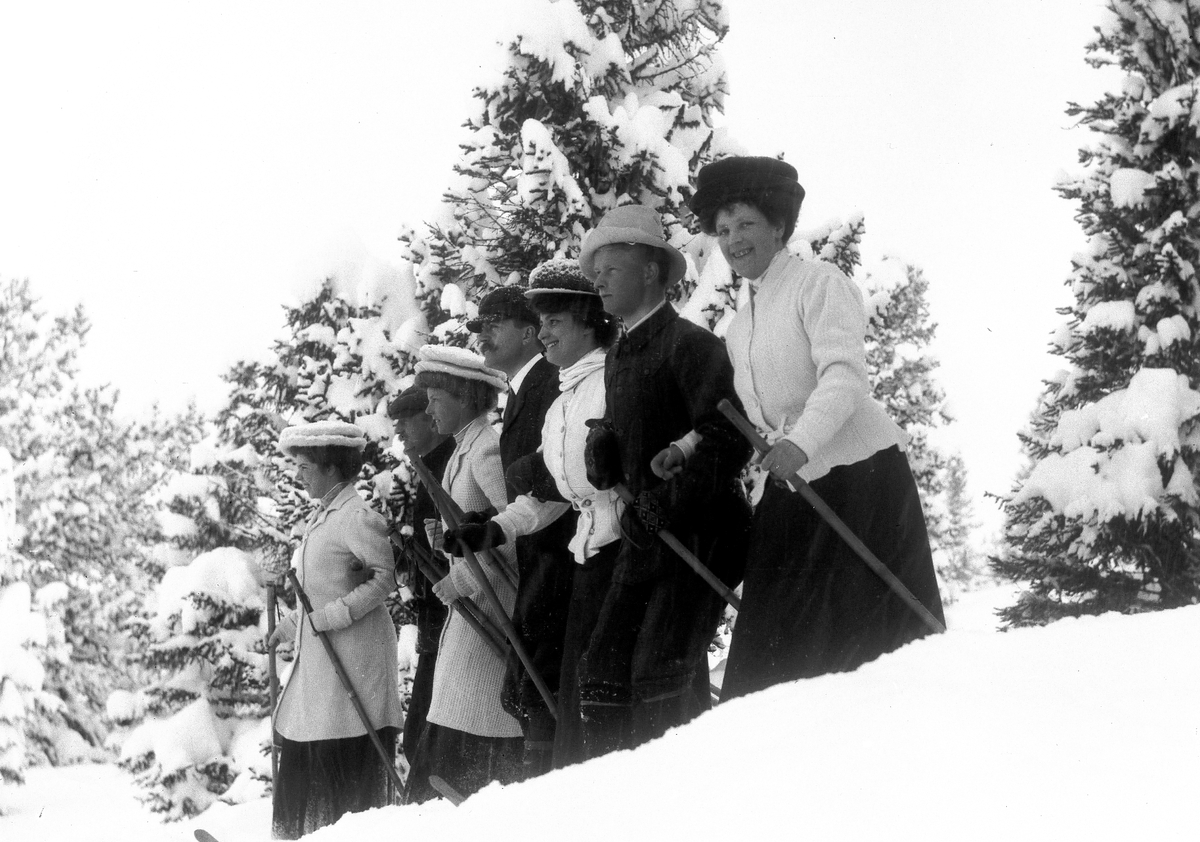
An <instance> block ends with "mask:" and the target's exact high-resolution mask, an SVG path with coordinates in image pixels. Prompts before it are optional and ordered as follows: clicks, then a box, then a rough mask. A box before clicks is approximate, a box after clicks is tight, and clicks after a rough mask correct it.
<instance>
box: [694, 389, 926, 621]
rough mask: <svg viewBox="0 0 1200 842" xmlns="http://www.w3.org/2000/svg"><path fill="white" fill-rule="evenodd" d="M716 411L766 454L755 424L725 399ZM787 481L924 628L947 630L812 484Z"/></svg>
mask: <svg viewBox="0 0 1200 842" xmlns="http://www.w3.org/2000/svg"><path fill="white" fill-rule="evenodd" d="M717 409H719V410H721V413H722V414H723V415H724V416H725V417H726V418H728V419H729V420H730V422H732V423H733V426H735V427H737V429H738V432H740V433H741V434H742V435H743V436H745V437H746V439H747V440H748V441H749V442H750V444H752V445H754V449H755V450H757V451H758V453H759V454H760V455H762V456H766V455H767V453H768V451H770V449H771V445H769V444H768V443H767V440H766V439H764V438H763V437H762V436H760V435H759V434H758V430H756V429H754V425H753V424H751V423H750V420H749V419H748V418H746V416H744V415H742V413H740V412H738V411H737V409H736V408H735V407H734V405H733V404H731V403H730V402H729V400H728V399H725V398H722V399H721V402H720V403H719V404H717ZM787 481H788V482H789V483H791V484H792V486H793V487H794V488H795V489H796V491H798V492H799V493H800V496H801V497H803V498H804V499H805V501H806V502H807V503H808V504H809V505H810V506H812V507H813V508H814V509H816V510H817V514H819V515H820V516H821V517H822V518H823V519H824V521H825V522H826V523H828V524H829V525H830V526H832V527H833V531H834V532H836V533H837V534H838V535H840V536H841V537H842V540H843V541H845V542H846V543H847V544H848V545H849V547H850V549H852V550H854V552H855V553H856V554H857V555H858V557H859V558H861V559H862V560H863V561H864V562H866V565H867V567H870V568H871V569H872V570H873V571H875V574H876V575H877V576H879V578H881V579H883V583H884V584H885V585H887V586H888V587H889V588H891V590H892V592H893V593H894V594H896V596H898V597H900V599H902V600H903V601H904V604H905V605H907V606H908V607H909V608H911V609H912V610H913V612H914V613H916V615H917V616H918V617H920V618H921V621H922V622H923V623H925V625H927V626H928V627H929V628H930V629H932V630H933V631H935V632H944V631H945V630H946V627H945V626H943V625H942V624H941V623H940V622H939V621H938V618H937V617H935V616H933V614H931V613H930V611H929V609H928V608H926V607H925V606H924V605H922V604H921V600H919V599H917V598H916V597H915V596H913V592H912V591H910V590H909V589H908V588H907V587H906V586H905V584H904V583H903V582H901V581H900V580H899V579H897V578H896V574H895V573H893V572H892V571H890V570H888V569H887V567H886V566H885V565H884V563H883V562H882V561H880V560H879V559H878V558H876V557H875V554H874V553H873V552H871V550H870V549H869V548H868V547H867V545H866V544H864V543H863V542H862V541H861V540H860V539H859V537H858V536H857V535H855V534H854V533H853V532H852V531H851V530H850V527H848V526H846V524H845V523H844V522H843V521H842V519H841V518H840V517H838V516H837V513H836V512H834V510H833V509H831V508H829V505H828V504H827V503H826V502H825V501H824V500H822V499H821V497H820V495H818V494H817V492H815V491H813V490H812V486H811V485H809V484H808V483H807V482H805V481H804V480H803V479H801V478H800V475H799V474H795V473H794V474H792V475H791V476H790V477H787Z"/></svg>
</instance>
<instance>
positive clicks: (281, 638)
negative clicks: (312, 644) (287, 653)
mask: <svg viewBox="0 0 1200 842" xmlns="http://www.w3.org/2000/svg"><path fill="white" fill-rule="evenodd" d="M295 635H296V612H295V611H293V612H291V613H289V614H288V615H287V616H286V617H284V618H283V619H282V620H280V621H279V622H278V623H276V624H275V631H273V632H271V634H269V635H268V636H267V648H268V649H274V648H275V647H276V646H280V645H287V644H290V643H291V642H292V638H293V637H295Z"/></svg>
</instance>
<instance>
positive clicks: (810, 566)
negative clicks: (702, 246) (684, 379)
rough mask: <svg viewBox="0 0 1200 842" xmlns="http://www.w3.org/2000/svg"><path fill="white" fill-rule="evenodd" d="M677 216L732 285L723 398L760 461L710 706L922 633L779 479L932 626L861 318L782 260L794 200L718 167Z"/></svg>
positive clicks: (778, 186)
mask: <svg viewBox="0 0 1200 842" xmlns="http://www.w3.org/2000/svg"><path fill="white" fill-rule="evenodd" d="M696 188H697V189H696V193H695V195H694V196H693V198H692V200H691V203H690V204H691V208H692V211H693V213H695V214H696V216H697V218H698V219H699V222H700V227H701V229H702V230H703V231H704V232H705V233H707V234H711V235H715V236H716V238H717V242H718V244H719V245H720V247H721V252H722V254H723V255H724V256H725V259H726V260H728V261H729V265H730V266H731V267H732V268H733V271H735V272H736V273H737V274H739V275H741V276H742V277H743V278H745V279H746V281H745V282H746V284H747V285H748V286H749V298H748V300H747V302H746V303H745V304H743V305H742V306H741V307H739V309H738V311H737V314H736V315H735V317H734V319H733V320H732V322H731V323H730V325H729V329H728V331H727V333H726V336H725V340H726V345H727V348H728V350H729V355H730V357H731V358H732V360H733V367H734V372H735V386H736V388H737V392H738V395H739V396H740V397H741V399H742V401H743V403H744V404H745V407H746V411H747V413H748V415H749V417H750V420H751V421H753V422H754V423H755V425H756V426H758V428H759V429H760V430H763V431H765V432H766V435H767V439H768V441H769V442H770V443H771V444H772V448H771V450H770V451H769V452H768V453H767V455H766V456H765V457H764V458H763V461H762V468H763V470H764V471H765V472H767V473H769V474H770V475H771V477H772V480H771V481H770V482H769V483H768V485H767V487H766V490H765V492H764V494H763V497H762V501H761V502H760V503H759V504H758V506H757V508H756V510H755V513H754V523H753V526H752V534H751V544H750V557H749V562H748V565H747V569H746V574H745V579H744V585H743V596H742V610H741V612H740V613H739V615H738V618H737V624H736V626H735V629H734V635H733V643H732V646H731V647H730V653H729V662H728V665H727V667H726V671H725V684H724V688H723V694H722V695H723V697H724V698H731V697H734V696H739V695H743V694H745V693H750V692H753V691H755V690H760V689H763V688H765V687H768V686H770V685H772V684H775V683H778V682H780V681H787V680H791V679H797V678H806V677H809V676H815V675H821V674H823V673H827V672H839V671H843V670H852V669H855V668H856V667H858V666H859V665H860V664H863V663H865V662H867V661H870V660H872V659H873V658H876V657H878V656H879V655H881V654H883V653H884V652H889V651H891V650H893V649H896V648H897V647H899V646H901V645H903V644H904V643H907V642H908V641H910V640H912V639H914V638H917V637H920V636H922V635H923V634H925V632H926V629H925V626H924V624H923V623H922V622H921V620H920V619H919V618H918V617H917V616H916V615H915V614H914V613H913V612H912V611H911V610H910V609H909V608H908V607H907V606H906V605H905V604H904V603H903V602H902V601H901V600H900V599H899V598H898V597H897V596H896V595H895V594H893V593H892V591H891V590H889V589H888V588H887V586H886V585H885V584H884V583H883V581H882V580H881V579H879V578H878V577H877V576H876V575H875V574H874V573H873V572H871V570H870V569H869V568H868V567H867V566H866V565H865V564H864V563H863V562H862V561H861V560H860V559H859V558H858V557H857V556H856V555H855V554H854V552H853V551H852V550H851V549H850V548H849V547H848V546H847V545H846V543H845V542H844V541H843V540H842V539H841V538H840V537H839V536H838V535H837V534H836V533H835V532H834V531H833V530H832V528H830V527H829V526H828V525H827V524H826V523H825V522H824V521H823V520H822V519H821V518H820V517H818V516H817V515H816V513H815V511H814V510H813V509H812V507H811V506H809V505H808V504H807V503H805V502H804V501H803V500H802V498H801V497H800V496H799V495H798V494H796V493H795V492H794V491H792V490H791V489H790V488H789V487H788V486H786V485H785V484H784V483H783V482H781V480H784V479H786V478H787V477H789V476H791V475H792V474H793V473H799V475H800V476H801V478H803V479H804V480H806V481H808V482H809V483H810V484H811V485H812V488H813V490H814V491H816V492H817V494H819V495H820V496H821V498H822V499H824V500H825V502H826V503H828V504H829V505H830V506H831V507H832V508H833V510H834V511H835V512H836V513H837V514H838V515H839V516H840V517H841V518H842V520H844V521H845V522H846V524H847V525H848V526H849V527H850V528H851V529H852V530H853V531H854V532H855V533H856V534H857V535H858V536H859V538H861V539H862V540H863V542H864V543H866V545H867V546H868V547H869V548H870V549H871V550H872V551H873V552H874V553H875V554H876V555H877V556H878V557H879V559H880V560H881V561H883V563H884V564H886V565H887V566H888V568H889V569H890V570H891V571H892V572H893V573H895V574H896V575H897V576H898V577H899V578H900V580H901V581H902V582H904V583H905V584H906V585H907V586H908V588H909V589H910V590H911V591H912V592H913V593H914V594H915V595H916V596H917V598H918V599H920V600H921V601H922V603H924V604H925V606H926V607H927V608H929V610H930V611H931V612H933V613H934V615H935V616H937V617H938V618H939V619H941V614H942V610H941V599H940V597H939V595H938V588H937V581H936V579H935V576H934V571H933V561H932V557H931V554H930V549H929V539H928V537H927V534H926V529H925V520H924V516H923V514H922V512H921V501H920V498H919V496H918V492H917V486H916V483H915V482H914V480H913V476H912V472H911V471H910V469H909V466H908V461H907V459H906V457H905V455H904V450H903V448H904V446H905V444H906V442H907V436H906V435H905V433H904V432H903V431H902V430H901V429H900V428H899V427H897V426H896V424H895V423H893V422H892V420H891V419H890V418H888V416H887V414H886V412H885V411H884V409H883V407H882V406H881V405H880V404H879V403H877V402H876V401H875V400H874V399H873V398H872V397H871V394H870V385H869V383H868V382H867V374H866V364H865V357H866V352H865V346H864V337H865V336H866V328H867V320H866V314H865V312H864V309H863V302H862V294H861V293H860V292H859V290H858V287H857V286H856V285H855V284H854V283H853V282H852V281H851V280H850V279H849V278H847V277H846V276H845V275H844V274H842V273H841V272H840V271H839V270H838V269H837V268H836V267H834V266H832V265H830V264H827V263H824V262H821V261H818V260H802V259H800V258H798V257H796V256H794V255H792V254H790V253H789V252H788V250H787V248H786V245H787V242H788V240H789V239H790V238H791V236H792V233H793V231H794V230H795V227H796V220H797V217H798V216H799V213H800V203H801V201H803V199H804V189H803V188H802V187H801V186H800V184H799V183H798V181H797V175H796V170H795V168H793V167H792V166H791V165H790V164H786V163H784V162H783V161H779V160H776V159H774V158H755V157H735V158H725V159H723V160H720V161H716V162H715V163H712V164H709V165H707V166H705V167H704V168H703V169H701V170H700V173H699V175H698V177H697V181H696Z"/></svg>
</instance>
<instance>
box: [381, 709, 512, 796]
mask: <svg viewBox="0 0 1200 842" xmlns="http://www.w3.org/2000/svg"><path fill="white" fill-rule="evenodd" d="M524 749H525V740H524V739H522V738H521V737H480V736H478V735H476V734H468V733H467V732H466V731H459V730H457V729H455V728H446V727H444V726H441V725H436V724H434V723H432V722H426V723H425V730H424V732H423V733H422V734H421V742H420V744H419V745H418V746H417V754H416V761H417V762H416V763H414V764H413V766H412V768H411V769H410V770H409V773H408V780H407V781H406V782H405V785H404V803H405V804H421V803H424V802H425V801H431V800H433V799H434V798H439V797H441V796H440V794H439V793H438V791H437V790H436V789H434V788H433V786H432V785H431V784H430V783H429V776H430V775H437V776H438V777H440V778H441V779H442V780H444V781H445V782H446V783H448V784H450V786H452V787H454V789H455V790H457V791H458V792H460V793H462V794H463V795H473V794H474V793H476V792H478V791H479V790H481V789H483V788H484V787H485V786H487V785H488V784H490V783H491V782H492V781H499V782H500V783H502V784H510V783H515V782H517V781H519V780H521V779H522V777H523V775H524V770H523V768H522V755H523V753H524Z"/></svg>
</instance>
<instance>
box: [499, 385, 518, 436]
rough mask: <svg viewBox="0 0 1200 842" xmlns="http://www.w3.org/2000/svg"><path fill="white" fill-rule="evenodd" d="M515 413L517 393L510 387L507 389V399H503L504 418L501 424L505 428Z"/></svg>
mask: <svg viewBox="0 0 1200 842" xmlns="http://www.w3.org/2000/svg"><path fill="white" fill-rule="evenodd" d="M516 414H517V393H516V392H514V391H513V390H512V389H511V388H510V389H509V390H508V399H507V400H505V401H504V418H503V422H502V423H503V424H504V427H505V429H507V428H508V425H509V424H510V423H512V419H513V416H514V415H516Z"/></svg>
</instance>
